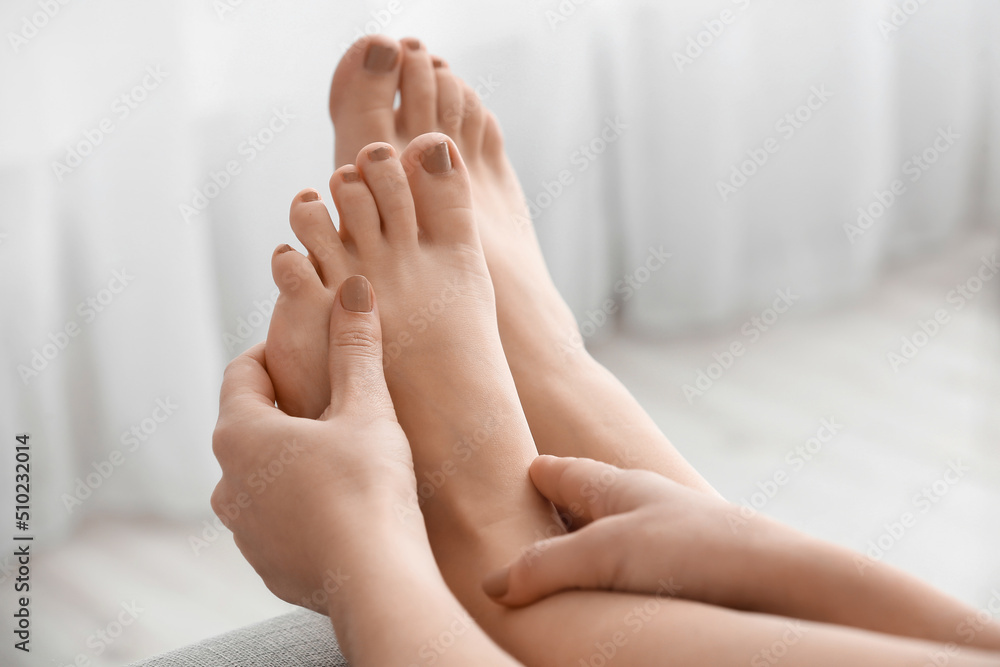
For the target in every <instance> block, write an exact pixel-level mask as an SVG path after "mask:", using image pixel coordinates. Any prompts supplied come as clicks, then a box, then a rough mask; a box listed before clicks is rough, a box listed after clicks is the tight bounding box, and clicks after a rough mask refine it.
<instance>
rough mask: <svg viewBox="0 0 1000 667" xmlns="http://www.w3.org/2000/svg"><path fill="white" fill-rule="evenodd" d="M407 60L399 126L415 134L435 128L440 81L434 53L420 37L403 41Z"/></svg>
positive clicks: (402, 81) (408, 134)
mask: <svg viewBox="0 0 1000 667" xmlns="http://www.w3.org/2000/svg"><path fill="white" fill-rule="evenodd" d="M401 44H402V46H403V64H402V72H401V74H400V79H399V111H398V112H397V115H396V122H397V126H398V127H399V129H400V130H401V131H402V132H403V133H404V134H406V135H407V136H410V137H413V136H416V135H418V134H422V133H424V132H430V131H431V130H433V129H434V124H435V120H436V119H437V84H436V79H437V77H436V75H435V74H434V64H433V63H432V62H431V54H429V53H428V52H427V49H425V48H424V46H423V44H421V43H420V40H418V39H414V38H413V37H407V38H406V39H403V40H402V41H401Z"/></svg>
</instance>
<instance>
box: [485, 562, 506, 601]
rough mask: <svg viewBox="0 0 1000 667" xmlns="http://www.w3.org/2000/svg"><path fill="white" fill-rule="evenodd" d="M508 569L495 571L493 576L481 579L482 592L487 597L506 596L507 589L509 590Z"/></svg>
mask: <svg viewBox="0 0 1000 667" xmlns="http://www.w3.org/2000/svg"><path fill="white" fill-rule="evenodd" d="M509 579H510V568H509V567H505V568H504V569H502V570H497V571H496V572H494V573H493V574H490V575H487V577H486V578H485V579H483V592H484V593H486V594H487V595H489V596H490V597H491V598H502V597H503V596H505V595H507V589H508V588H510V582H509Z"/></svg>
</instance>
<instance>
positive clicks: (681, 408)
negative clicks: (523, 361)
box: [5, 237, 1000, 667]
mask: <svg viewBox="0 0 1000 667" xmlns="http://www.w3.org/2000/svg"><path fill="white" fill-rule="evenodd" d="M996 251H997V244H996V243H995V240H994V239H990V238H982V237H980V238H977V239H973V240H971V241H969V242H966V243H962V244H958V245H956V246H955V247H953V248H950V249H948V250H947V251H946V252H944V253H943V254H942V255H941V257H939V258H937V259H935V260H933V261H930V262H924V263H922V264H921V265H919V266H911V267H906V268H902V269H900V270H896V271H893V272H891V273H890V274H889V275H888V276H887V277H886V279H885V280H884V281H883V283H882V284H881V285H880V286H879V288H878V289H876V290H874V291H873V292H872V293H871V294H869V295H868V296H867V297H866V298H864V299H863V300H862V301H860V302H858V303H853V304H847V305H844V306H842V307H838V308H835V309H833V310H829V311H826V312H824V313H822V314H812V315H810V314H803V313H795V312H794V310H793V311H792V312H790V313H788V314H787V315H783V316H782V317H781V319H780V320H779V321H778V322H777V323H776V324H775V325H774V328H773V329H772V330H771V331H769V332H767V333H766V334H764V335H763V336H762V337H761V338H760V340H759V341H757V342H756V343H755V344H754V345H752V346H751V347H750V349H749V350H748V352H747V353H746V355H744V356H743V357H741V358H739V359H738V360H737V361H736V363H735V364H733V366H732V368H730V369H729V370H728V371H727V372H726V373H725V374H724V375H723V376H722V377H721V378H720V379H719V380H718V381H717V382H716V383H715V385H714V386H713V387H712V389H711V390H710V391H708V392H707V393H706V394H705V395H704V396H703V397H700V398H698V399H696V400H695V401H694V404H693V405H691V404H689V403H688V401H687V400H686V399H685V398H684V396H683V394H682V392H681V389H680V388H681V386H682V385H683V384H685V383H688V382H692V381H693V379H694V377H695V373H696V371H697V369H698V368H704V367H705V366H707V365H708V364H709V363H710V362H711V361H712V354H713V353H714V352H718V351H722V350H723V349H725V348H726V347H728V345H729V343H730V342H731V341H733V340H740V339H742V336H741V334H740V333H739V328H738V327H737V328H736V329H735V330H733V331H729V332H724V333H720V334H717V335H712V336H703V337H699V338H691V339H688V340H678V341H671V342H668V343H644V342H639V341H634V340H628V341H626V340H613V341H610V342H609V343H607V344H605V345H602V346H601V347H600V348H599V349H598V350H596V354H597V356H598V357H599V358H600V359H601V360H602V361H603V362H604V363H605V364H606V365H607V366H608V367H609V368H611V370H612V371H614V372H615V373H616V374H618V376H619V377H621V378H622V379H623V381H624V382H625V384H626V385H628V386H629V387H630V388H631V389H632V390H633V391H634V393H635V394H636V396H637V397H638V398H639V400H640V401H641V402H642V403H643V404H644V405H645V406H646V408H647V409H648V410H649V411H650V412H651V413H652V415H653V416H654V417H655V419H656V420H657V422H658V423H659V424H660V425H661V426H662V428H663V429H664V431H665V432H666V433H667V434H668V435H669V436H670V437H671V438H672V440H673V441H674V442H675V443H676V444H677V445H678V447H679V448H680V449H681V451H682V452H683V453H684V454H685V455H686V456H687V457H688V458H689V459H690V460H691V461H692V463H694V465H695V466H696V467H697V468H698V469H699V470H701V471H702V472H703V474H704V475H705V476H706V477H707V478H708V479H709V480H710V481H711V482H712V483H713V484H715V485H716V486H717V487H718V488H719V490H720V491H722V492H723V493H724V494H725V495H726V496H727V497H728V498H730V499H731V500H734V501H739V500H740V499H741V498H747V499H750V497H751V494H752V493H754V492H755V491H757V490H758V482H761V483H763V482H765V480H768V479H772V478H773V476H774V473H775V472H776V471H786V472H788V473H789V474H790V478H789V481H788V482H787V484H785V485H783V486H781V487H780V488H779V489H778V491H777V493H776V494H775V495H774V497H773V498H771V499H769V500H768V502H767V503H766V505H765V507H764V509H763V511H765V512H767V513H770V514H772V515H774V516H776V517H778V518H780V519H782V520H784V521H787V522H789V523H791V524H793V525H795V526H797V527H799V528H801V529H803V530H807V531H809V532H812V533H814V534H817V535H820V536H823V537H826V538H829V539H831V540H834V541H837V542H840V543H843V544H845V545H848V546H850V547H854V548H857V549H865V548H866V545H867V544H868V542H869V540H873V541H877V540H878V539H879V537H880V535H882V533H883V532H884V530H885V529H884V527H883V526H884V524H886V523H890V522H893V521H896V520H898V518H899V516H900V515H901V514H902V513H903V512H905V511H910V512H913V513H914V514H916V515H917V523H916V525H915V526H914V527H913V528H912V529H910V530H908V531H907V532H906V534H905V535H903V536H902V537H901V538H900V539H899V540H898V541H896V542H895V543H894V544H892V545H891V547H890V549H889V550H888V551H887V553H886V555H885V560H886V561H888V562H891V563H894V564H896V565H899V566H900V567H903V568H905V569H908V570H910V571H912V572H915V573H916V574H918V575H920V576H922V577H925V578H926V579H928V580H930V581H932V582H933V583H935V584H937V585H938V586H940V587H941V588H943V589H945V590H947V591H949V592H951V593H952V594H954V595H956V596H958V597H959V598H962V599H964V600H966V601H968V602H970V603H972V604H975V605H983V604H985V603H986V602H987V600H988V599H989V598H990V596H991V595H992V594H993V593H992V591H1000V513H998V512H997V508H998V507H1000V409H998V408H1000V276H998V277H997V278H995V279H994V280H993V281H991V282H990V283H987V285H986V287H985V288H984V289H983V290H982V292H980V293H979V295H978V296H977V297H976V299H975V300H974V301H972V302H971V303H970V304H968V305H967V306H966V307H965V308H963V309H962V310H961V311H960V312H955V310H954V306H953V304H949V303H948V302H947V301H946V294H947V293H948V291H949V290H950V289H952V288H953V287H954V286H955V285H956V284H958V283H959V282H964V281H965V280H967V279H968V278H969V277H971V276H973V275H974V272H975V270H976V267H977V265H978V264H979V261H980V260H979V258H980V257H981V256H982V255H992V254H993V253H994V252H996ZM938 308H945V309H947V310H948V312H949V313H950V315H951V317H952V321H951V322H950V323H949V324H948V325H947V326H946V327H944V328H943V329H942V331H941V332H940V333H939V334H938V335H937V336H935V337H934V338H933V339H932V340H931V341H930V343H929V344H928V345H927V346H926V347H925V348H923V349H922V350H921V351H920V353H919V354H918V355H917V356H916V358H915V359H914V360H913V361H912V362H911V363H910V364H908V365H906V366H904V367H902V368H901V369H900V370H899V372H898V373H895V372H893V371H892V370H891V369H890V367H889V364H888V362H887V361H886V353H887V352H889V351H890V350H892V349H893V348H894V346H895V347H896V348H898V346H899V340H900V337H901V336H904V335H907V336H909V335H912V333H913V331H915V330H916V328H917V326H918V322H919V320H921V319H926V318H928V317H929V316H931V315H932V314H933V312H934V311H935V310H936V309H938ZM824 418H826V419H832V420H833V421H835V422H836V423H839V424H842V425H843V428H842V429H841V430H840V432H839V433H838V434H837V435H836V437H835V438H834V439H832V440H831V441H830V442H828V443H826V444H825V445H823V448H822V450H821V451H820V452H819V453H818V454H817V455H816V456H815V458H814V459H813V460H811V461H809V462H808V463H806V464H805V465H804V466H803V467H802V468H801V470H798V471H792V470H791V466H790V465H789V464H788V463H786V462H785V457H786V455H787V453H788V452H789V451H791V450H793V448H795V447H796V446H799V445H803V444H805V443H806V441H807V440H808V439H809V438H810V437H812V436H813V435H814V434H815V433H816V431H817V429H819V428H820V426H821V423H822V420H823V419H824ZM955 460H960V462H961V465H962V466H967V467H968V468H969V470H968V471H967V472H965V473H964V475H963V477H962V479H961V480H960V481H959V483H957V484H955V485H954V486H949V487H947V492H946V493H945V494H944V495H943V497H941V498H940V500H939V502H937V503H934V504H933V505H932V506H931V507H930V509H928V511H926V512H925V513H924V512H922V511H921V509H922V507H923V506H921V505H918V504H916V503H915V501H914V496H915V495H916V494H918V493H919V492H920V490H921V488H922V487H924V486H927V485H931V484H933V483H934V482H935V480H938V479H939V478H941V476H942V475H943V474H944V473H945V471H946V470H947V469H948V467H949V461H955ZM765 486H766V485H765ZM939 488H941V486H940V484H939ZM193 530H200V527H199V526H186V525H173V524H163V523H154V522H149V523H135V522H116V521H106V522H98V523H91V524H89V525H87V526H86V527H85V528H84V529H83V530H82V531H80V532H79V533H78V534H77V535H76V537H75V539H74V540H73V541H72V542H70V543H69V544H67V545H66V546H65V547H64V548H63V549H61V550H60V551H58V552H55V553H50V554H47V555H45V556H44V557H42V558H39V559H38V560H37V561H36V562H35V569H34V572H33V576H34V579H35V581H37V582H38V584H37V589H36V590H37V595H36V607H35V632H36V634H35V637H36V639H37V642H36V644H37V652H35V653H33V654H32V659H31V661H30V662H27V663H23V664H28V665H32V666H35V665H58V666H62V665H67V664H70V663H72V661H73V660H74V658H75V657H76V656H77V655H78V654H84V655H85V656H86V657H87V658H89V659H90V660H91V661H92V662H91V664H92V665H95V666H96V667H102V666H104V665H119V664H123V663H125V662H128V661H130V660H134V659H138V658H141V657H145V656H149V655H151V654H154V653H157V652H161V651H164V650H168V649H170V648H173V647H176V646H179V645H183V644H185V643H188V642H192V641H196V640H198V639H201V638H204V637H208V636H211V635H214V634H217V633H219V632H223V631H225V630H228V629H230V628H234V627H238V626H240V625H243V624H246V623H249V622H252V621H255V620H259V619H263V618H267V617H270V616H273V615H276V614H280V613H282V612H283V611H285V610H287V609H289V606H288V605H285V604H284V603H281V602H279V601H277V600H276V599H274V598H273V597H272V596H271V595H270V593H269V592H268V591H267V590H266V589H265V588H264V586H263V585H262V584H261V583H260V582H259V580H257V578H256V575H255V574H254V573H253V571H252V570H251V569H250V568H249V566H247V565H246V564H245V563H244V562H243V560H242V559H241V557H240V555H239V553H238V551H237V550H236V548H235V547H234V546H233V544H232V540H231V539H229V538H228V537H222V538H220V539H219V540H218V541H216V542H215V543H214V544H212V545H211V546H210V547H209V548H208V549H206V550H205V551H204V552H203V553H202V554H201V555H200V556H198V557H194V556H193V554H192V551H191V549H190V547H189V546H188V543H187V537H188V535H189V534H190V533H191V532H192V531H193ZM133 600H134V601H135V602H136V603H137V604H138V606H139V607H141V608H142V609H143V611H142V613H141V614H140V616H139V619H138V621H137V622H136V623H135V624H133V625H131V626H129V627H127V628H125V629H124V631H123V632H122V634H121V636H120V637H119V638H118V639H117V640H116V641H115V642H114V643H113V645H112V646H111V647H110V649H108V650H107V651H105V652H104V653H103V654H102V655H100V656H96V655H95V654H96V650H95V649H94V648H92V647H88V645H87V638H88V636H89V635H90V634H91V633H93V632H94V631H95V630H97V629H98V628H101V627H105V626H107V625H108V623H109V622H111V621H113V620H114V619H115V617H116V616H117V615H118V612H119V610H120V609H121V607H120V605H121V604H122V603H123V602H124V603H129V602H132V601H133ZM5 648H6V647H5ZM5 664H6V663H5ZM15 664H16V663H15Z"/></svg>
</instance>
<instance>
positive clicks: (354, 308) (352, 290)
mask: <svg viewBox="0 0 1000 667" xmlns="http://www.w3.org/2000/svg"><path fill="white" fill-rule="evenodd" d="M340 305H342V306H343V307H344V310H349V311H351V312H352V313H370V312H372V287H371V285H370V284H369V283H368V279H367V278H365V277H364V276H351V277H350V278H348V279H347V280H345V281H344V284H343V285H342V286H341V288H340Z"/></svg>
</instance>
